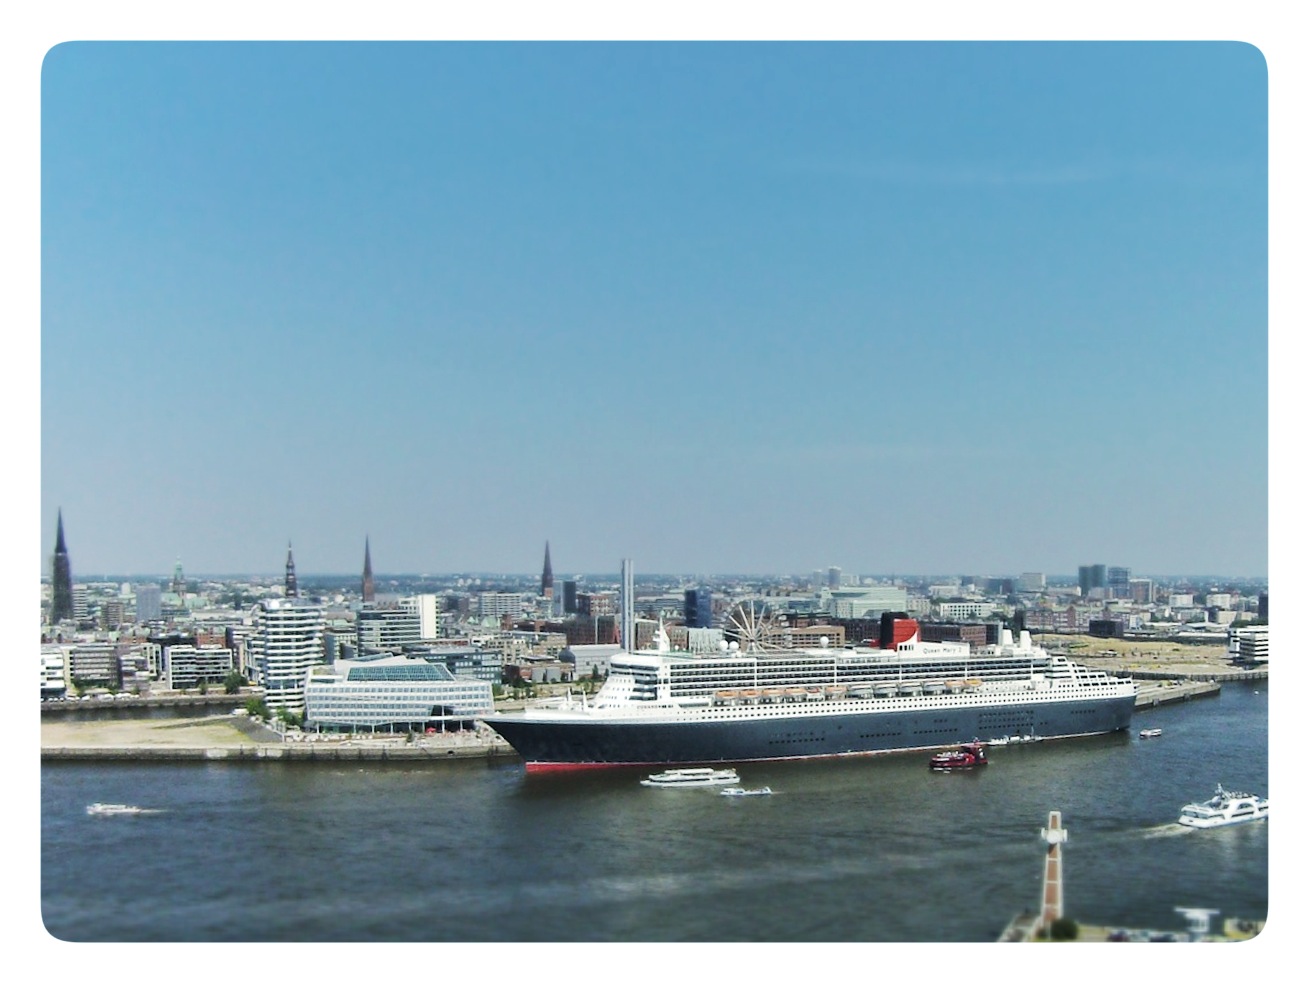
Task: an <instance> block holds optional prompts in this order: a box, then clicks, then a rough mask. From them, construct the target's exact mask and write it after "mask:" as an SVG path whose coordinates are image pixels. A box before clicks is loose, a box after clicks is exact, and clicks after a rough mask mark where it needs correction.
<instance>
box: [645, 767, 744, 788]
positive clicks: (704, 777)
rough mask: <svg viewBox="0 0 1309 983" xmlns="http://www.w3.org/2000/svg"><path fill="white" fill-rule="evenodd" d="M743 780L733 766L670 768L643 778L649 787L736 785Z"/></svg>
mask: <svg viewBox="0 0 1309 983" xmlns="http://www.w3.org/2000/svg"><path fill="white" fill-rule="evenodd" d="M740 780H741V776H739V775H738V774H737V773H736V771H735V770H734V769H732V768H670V769H669V770H668V771H663V772H660V773H659V774H658V775H651V776H650V777H649V778H645V779H642V781H641V784H642V785H645V786H647V787H649V788H707V787H709V786H711V785H735V784H736V783H737V782H739V781H740Z"/></svg>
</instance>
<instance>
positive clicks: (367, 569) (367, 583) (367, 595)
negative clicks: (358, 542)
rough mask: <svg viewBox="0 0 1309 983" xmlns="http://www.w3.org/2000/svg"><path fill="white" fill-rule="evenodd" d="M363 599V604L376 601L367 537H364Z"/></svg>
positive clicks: (371, 559)
mask: <svg viewBox="0 0 1309 983" xmlns="http://www.w3.org/2000/svg"><path fill="white" fill-rule="evenodd" d="M362 593H363V597H364V603H365V604H372V603H373V601H375V600H376V599H377V589H376V588H375V587H374V586H373V558H372V556H371V555H370V554H369V552H368V537H367V536H365V537H364V582H363V590H362Z"/></svg>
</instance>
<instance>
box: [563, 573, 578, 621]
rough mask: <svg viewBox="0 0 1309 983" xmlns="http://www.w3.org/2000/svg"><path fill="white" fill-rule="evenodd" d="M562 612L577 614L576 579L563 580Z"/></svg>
mask: <svg viewBox="0 0 1309 983" xmlns="http://www.w3.org/2000/svg"><path fill="white" fill-rule="evenodd" d="M564 614H577V581H576V580H565V581H564Z"/></svg>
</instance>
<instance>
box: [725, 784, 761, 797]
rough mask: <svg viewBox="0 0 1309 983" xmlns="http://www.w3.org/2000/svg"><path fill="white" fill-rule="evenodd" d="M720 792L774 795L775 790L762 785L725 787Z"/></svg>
mask: <svg viewBox="0 0 1309 983" xmlns="http://www.w3.org/2000/svg"><path fill="white" fill-rule="evenodd" d="M718 794H719V795H772V794H773V790H772V789H771V788H769V787H768V786H767V785H762V786H760V787H759V788H725V789H723V790H722V791H721V792H719V793H718Z"/></svg>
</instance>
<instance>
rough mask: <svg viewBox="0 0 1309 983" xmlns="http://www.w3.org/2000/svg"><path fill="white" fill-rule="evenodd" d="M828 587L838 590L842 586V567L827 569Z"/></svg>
mask: <svg viewBox="0 0 1309 983" xmlns="http://www.w3.org/2000/svg"><path fill="white" fill-rule="evenodd" d="M827 586H828V587H830V588H831V589H832V590H836V589H837V588H838V587H840V586H841V568H840V567H828V568H827Z"/></svg>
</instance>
